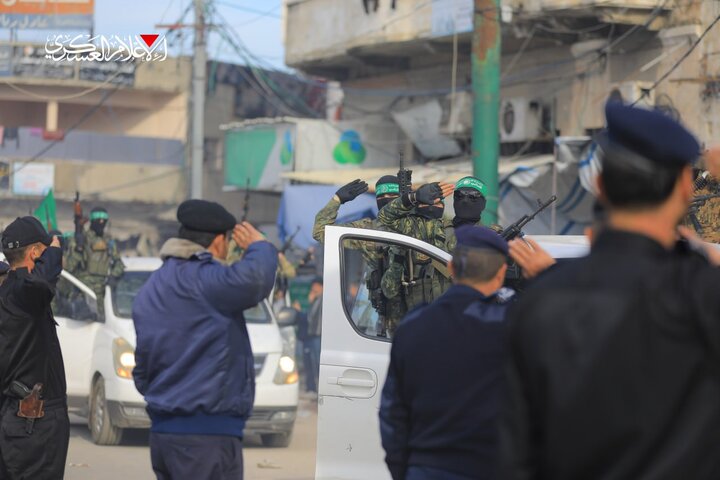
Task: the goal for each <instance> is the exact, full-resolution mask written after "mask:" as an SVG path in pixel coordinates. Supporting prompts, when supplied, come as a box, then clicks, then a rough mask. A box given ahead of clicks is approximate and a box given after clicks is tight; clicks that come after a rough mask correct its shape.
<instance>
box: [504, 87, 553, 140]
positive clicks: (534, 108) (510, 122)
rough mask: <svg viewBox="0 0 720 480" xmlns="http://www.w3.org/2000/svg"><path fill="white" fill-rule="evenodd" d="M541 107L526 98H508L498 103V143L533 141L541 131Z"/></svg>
mask: <svg viewBox="0 0 720 480" xmlns="http://www.w3.org/2000/svg"><path fill="white" fill-rule="evenodd" d="M542 114H543V112H542V107H541V106H540V103H539V102H535V101H531V100H528V99H527V98H508V99H505V100H502V101H501V102H500V142H501V143H516V142H527V141H528V140H535V139H537V138H539V137H540V132H541V130H542Z"/></svg>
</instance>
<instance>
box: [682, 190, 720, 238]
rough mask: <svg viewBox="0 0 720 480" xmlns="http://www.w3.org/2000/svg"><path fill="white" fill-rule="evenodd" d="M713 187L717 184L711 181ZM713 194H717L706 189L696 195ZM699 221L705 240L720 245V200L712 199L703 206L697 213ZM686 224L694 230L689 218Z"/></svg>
mask: <svg viewBox="0 0 720 480" xmlns="http://www.w3.org/2000/svg"><path fill="white" fill-rule="evenodd" d="M711 185H713V186H714V185H715V182H714V181H711ZM713 193H716V192H715V191H713V189H710V188H705V189H703V190H699V191H697V192H695V195H696V196H700V195H710V194H713ZM697 220H698V222H700V226H702V229H703V233H702V238H703V240H705V241H706V242H712V243H720V198H711V199H709V200H707V201H706V202H705V203H704V204H703V205H701V206H700V208H699V209H698V211H697ZM685 224H686V225H687V226H688V227H690V228H694V226H693V224H692V222H691V221H690V218H689V217H688V218H686V219H685Z"/></svg>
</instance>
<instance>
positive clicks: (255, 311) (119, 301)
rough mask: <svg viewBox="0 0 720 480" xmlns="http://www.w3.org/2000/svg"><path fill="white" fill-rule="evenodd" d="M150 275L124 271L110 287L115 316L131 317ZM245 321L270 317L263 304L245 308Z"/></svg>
mask: <svg viewBox="0 0 720 480" xmlns="http://www.w3.org/2000/svg"><path fill="white" fill-rule="evenodd" d="M150 275H152V272H151V271H136V272H128V271H126V272H125V273H124V274H123V276H122V277H120V280H119V281H118V283H117V285H116V286H115V288H113V289H112V304H113V310H114V311H115V316H116V317H119V318H124V319H131V318H132V305H133V301H134V300H135V296H136V295H137V294H138V292H139V291H140V288H142V286H143V285H144V284H145V282H146V281H147V279H148V278H150ZM245 321H246V322H247V323H270V322H271V321H272V320H271V317H270V314H269V312H268V311H267V309H266V308H265V305H264V304H262V303H261V304H259V305H257V306H255V307H253V308H249V309H247V310H245Z"/></svg>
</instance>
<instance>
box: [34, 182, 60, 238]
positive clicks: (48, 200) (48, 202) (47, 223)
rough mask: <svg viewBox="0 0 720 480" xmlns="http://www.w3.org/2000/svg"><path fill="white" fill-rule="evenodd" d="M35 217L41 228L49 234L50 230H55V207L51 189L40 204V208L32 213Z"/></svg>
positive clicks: (56, 225)
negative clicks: (41, 225)
mask: <svg viewBox="0 0 720 480" xmlns="http://www.w3.org/2000/svg"><path fill="white" fill-rule="evenodd" d="M33 215H34V216H35V217H37V219H38V220H40V222H41V223H42V224H43V226H44V227H45V228H46V229H47V231H48V232H49V231H50V230H57V228H58V223H57V209H56V205H55V196H54V195H53V191H52V189H50V191H49V192H48V194H47V195H46V196H45V199H44V200H43V201H42V203H40V206H39V207H38V208H37V210H35V213H33Z"/></svg>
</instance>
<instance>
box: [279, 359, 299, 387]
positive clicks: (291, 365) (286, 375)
mask: <svg viewBox="0 0 720 480" xmlns="http://www.w3.org/2000/svg"><path fill="white" fill-rule="evenodd" d="M297 381H298V372H297V365H296V364H295V359H293V358H292V357H291V356H289V355H283V356H282V357H280V361H279V362H278V367H277V372H275V378H274V379H273V383H275V384H276V385H290V384H293V383H297Z"/></svg>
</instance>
